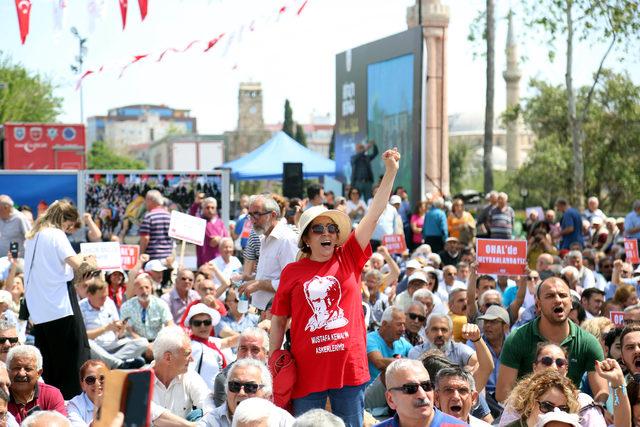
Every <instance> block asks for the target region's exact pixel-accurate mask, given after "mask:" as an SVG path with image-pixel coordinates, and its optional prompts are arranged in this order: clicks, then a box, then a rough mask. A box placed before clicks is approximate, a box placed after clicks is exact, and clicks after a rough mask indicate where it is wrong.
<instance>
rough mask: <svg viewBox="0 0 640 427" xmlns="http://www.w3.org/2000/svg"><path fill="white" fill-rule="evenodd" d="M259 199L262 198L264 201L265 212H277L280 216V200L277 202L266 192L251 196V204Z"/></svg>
mask: <svg viewBox="0 0 640 427" xmlns="http://www.w3.org/2000/svg"><path fill="white" fill-rule="evenodd" d="M259 200H262V202H263V203H264V210H265V212H275V213H276V216H277V217H278V218H280V205H278V202H276V201H275V200H274V199H273V197H271V196H266V195H264V194H257V195H253V196H251V197H250V198H249V206H251V205H252V204H254V203H255V202H257V201H259Z"/></svg>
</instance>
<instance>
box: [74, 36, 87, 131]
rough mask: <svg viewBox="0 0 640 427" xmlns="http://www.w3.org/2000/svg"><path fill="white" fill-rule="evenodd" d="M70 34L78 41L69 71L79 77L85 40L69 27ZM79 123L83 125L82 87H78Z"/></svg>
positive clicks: (85, 50)
mask: <svg viewBox="0 0 640 427" xmlns="http://www.w3.org/2000/svg"><path fill="white" fill-rule="evenodd" d="M71 34H73V35H74V36H75V37H76V38H77V39H78V55H77V56H76V57H75V63H74V64H71V71H73V72H74V73H75V74H79V75H81V74H82V64H83V63H84V58H85V56H87V47H86V46H85V43H86V42H87V38H86V37H85V38H83V37H81V36H80V33H79V32H78V29H77V28H76V27H71ZM80 123H84V97H83V94H82V85H80Z"/></svg>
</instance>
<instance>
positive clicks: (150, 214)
mask: <svg viewBox="0 0 640 427" xmlns="http://www.w3.org/2000/svg"><path fill="white" fill-rule="evenodd" d="M144 201H145V205H146V206H147V213H146V214H145V215H144V219H143V220H142V223H141V224H140V232H139V234H140V252H141V253H146V254H148V255H149V258H150V259H164V258H166V257H168V256H170V255H171V252H172V251H173V242H172V241H171V238H170V237H169V222H170V221H171V215H169V213H168V212H167V211H166V210H165V209H164V208H163V201H164V197H162V194H160V192H159V191H158V190H149V191H148V192H147V195H146V196H145V198H144Z"/></svg>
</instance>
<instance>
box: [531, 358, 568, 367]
mask: <svg viewBox="0 0 640 427" xmlns="http://www.w3.org/2000/svg"><path fill="white" fill-rule="evenodd" d="M537 363H542V364H543V365H544V366H547V367H548V366H551V365H553V364H554V363H555V364H556V366H557V367H558V368H564V367H565V366H567V364H568V363H569V362H567V359H562V358H557V359H554V358H553V357H550V356H544V357H541V358H540V359H538V362H537Z"/></svg>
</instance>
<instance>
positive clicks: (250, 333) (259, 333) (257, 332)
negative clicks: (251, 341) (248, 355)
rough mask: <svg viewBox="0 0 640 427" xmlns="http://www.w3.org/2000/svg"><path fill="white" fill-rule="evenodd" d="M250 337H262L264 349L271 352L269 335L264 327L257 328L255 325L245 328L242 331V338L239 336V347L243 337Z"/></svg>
mask: <svg viewBox="0 0 640 427" xmlns="http://www.w3.org/2000/svg"><path fill="white" fill-rule="evenodd" d="M249 337H253V338H260V339H261V340H262V349H263V350H264V352H265V353H268V352H269V335H268V334H267V332H266V331H265V330H264V329H260V328H256V327H253V326H252V327H249V328H245V329H244V330H243V331H242V332H241V333H240V338H238V347H240V341H242V339H243V338H249Z"/></svg>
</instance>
